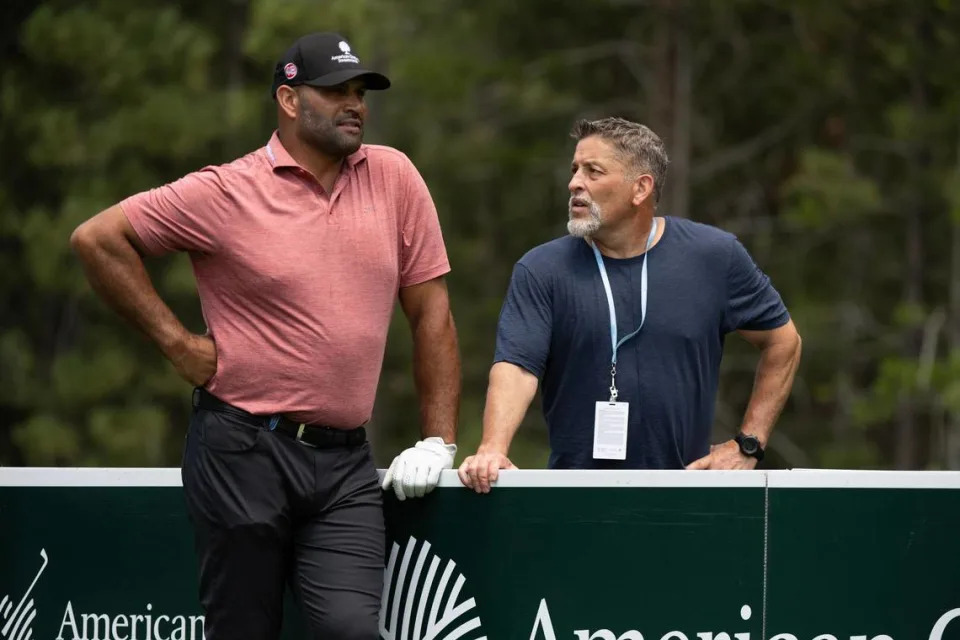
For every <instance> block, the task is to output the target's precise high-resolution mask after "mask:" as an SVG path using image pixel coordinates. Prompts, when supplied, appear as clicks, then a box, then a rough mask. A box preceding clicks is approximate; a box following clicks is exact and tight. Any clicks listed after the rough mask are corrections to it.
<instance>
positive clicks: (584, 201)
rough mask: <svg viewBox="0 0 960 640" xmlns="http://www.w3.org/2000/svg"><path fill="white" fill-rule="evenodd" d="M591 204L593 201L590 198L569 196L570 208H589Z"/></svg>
mask: <svg viewBox="0 0 960 640" xmlns="http://www.w3.org/2000/svg"><path fill="white" fill-rule="evenodd" d="M592 204H593V200H591V199H590V198H584V197H583V196H570V206H571V207H589V206H590V205H592Z"/></svg>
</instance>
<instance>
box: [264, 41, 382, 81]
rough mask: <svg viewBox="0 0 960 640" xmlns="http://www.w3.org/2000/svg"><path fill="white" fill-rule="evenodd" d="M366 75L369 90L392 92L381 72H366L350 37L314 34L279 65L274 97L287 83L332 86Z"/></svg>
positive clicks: (291, 47) (290, 51)
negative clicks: (351, 44) (389, 90)
mask: <svg viewBox="0 0 960 640" xmlns="http://www.w3.org/2000/svg"><path fill="white" fill-rule="evenodd" d="M359 76H363V77H364V80H366V83H367V88H368V89H389V88H390V80H388V79H387V77H386V76H385V75H383V74H381V73H377V72H376V71H372V70H370V69H365V68H363V67H362V66H361V65H360V59H359V58H358V57H357V56H356V54H355V53H354V52H353V49H352V48H351V47H350V44H349V43H348V42H347V40H346V38H344V37H343V36H341V35H340V34H339V33H311V34H308V35H305V36H303V37H302V38H300V39H299V40H297V41H296V42H294V43H293V44H292V45H291V46H290V48H289V49H287V50H286V52H284V54H283V56H281V57H280V60H279V61H278V62H277V66H276V68H275V69H274V71H273V89H272V90H271V95H273V96H274V97H276V96H277V87H279V86H280V85H283V84H286V85H290V86H296V85H299V84H308V85H310V86H312V87H332V86H335V85H338V84H340V83H341V82H346V81H347V80H351V79H353V78H357V77H359Z"/></svg>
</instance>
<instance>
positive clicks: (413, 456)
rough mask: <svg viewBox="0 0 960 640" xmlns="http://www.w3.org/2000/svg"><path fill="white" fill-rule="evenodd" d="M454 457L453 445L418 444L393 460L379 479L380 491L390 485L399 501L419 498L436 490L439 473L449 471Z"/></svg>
mask: <svg viewBox="0 0 960 640" xmlns="http://www.w3.org/2000/svg"><path fill="white" fill-rule="evenodd" d="M456 453H457V445H455V444H446V443H445V442H444V441H443V438H440V437H433V438H426V439H424V440H421V441H420V442H418V443H417V444H415V445H414V446H412V447H410V448H409V449H406V450H405V451H403V452H402V453H401V454H400V455H398V456H397V457H396V458H394V459H393V463H391V465H390V468H389V469H387V473H386V474H385V475H384V476H383V488H384V489H387V488H388V487H389V486H390V485H391V484H392V485H393V492H394V493H395V494H397V498H398V499H400V500H406V499H407V498H412V497H417V498H422V497H423V496H424V495H426V494H428V493H430V492H431V491H433V489H434V487H436V486H437V482H439V481H440V472H441V471H443V470H444V469H452V468H453V456H454V455H456Z"/></svg>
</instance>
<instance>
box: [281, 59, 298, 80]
mask: <svg viewBox="0 0 960 640" xmlns="http://www.w3.org/2000/svg"><path fill="white" fill-rule="evenodd" d="M283 75H285V76H287V80H293V78H294V76H296V75H297V65H295V64H293V63H292V62H288V63H287V64H285V65H283Z"/></svg>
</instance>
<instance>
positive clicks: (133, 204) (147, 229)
mask: <svg viewBox="0 0 960 640" xmlns="http://www.w3.org/2000/svg"><path fill="white" fill-rule="evenodd" d="M222 193H223V189H222V187H221V183H220V179H219V177H218V176H217V174H216V172H215V171H213V170H212V169H204V170H201V171H197V172H195V173H191V174H188V175H186V176H184V177H183V178H180V179H179V180H177V181H176V182H171V183H170V184H166V185H163V186H162V187H157V188H156V189H150V190H149V191H144V192H141V193H138V194H136V195H133V196H130V197H129V198H127V199H125V200H123V201H122V202H120V208H121V209H123V213H124V214H125V215H126V216H127V220H129V221H130V225H131V226H132V227H133V230H134V231H136V233H137V235H138V236H139V237H140V240H141V241H142V242H143V244H144V246H145V247H146V248H147V250H148V251H149V252H150V253H151V254H154V255H161V254H164V253H170V252H173V251H197V252H203V253H212V252H213V251H214V250H215V248H216V241H215V240H216V237H217V234H216V230H215V228H214V227H215V222H214V220H215V216H214V215H213V214H214V212H215V211H216V208H217V203H218V202H219V201H220V199H221V197H222Z"/></svg>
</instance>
